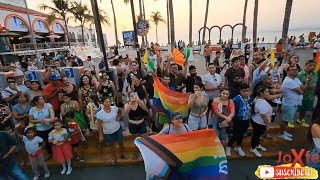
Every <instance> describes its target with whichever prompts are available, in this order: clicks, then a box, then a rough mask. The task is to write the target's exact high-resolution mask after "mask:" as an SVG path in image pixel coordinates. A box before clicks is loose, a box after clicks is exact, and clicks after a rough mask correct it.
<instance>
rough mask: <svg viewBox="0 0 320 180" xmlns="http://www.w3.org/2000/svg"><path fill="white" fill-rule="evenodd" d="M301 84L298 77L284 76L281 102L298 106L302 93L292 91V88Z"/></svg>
mask: <svg viewBox="0 0 320 180" xmlns="http://www.w3.org/2000/svg"><path fill="white" fill-rule="evenodd" d="M300 85H302V83H301V81H300V80H299V79H298V78H295V79H291V78H289V77H286V78H285V79H284V81H283V83H282V95H283V98H282V104H283V105H285V106H298V105H301V103H302V98H303V95H299V94H298V93H296V92H294V91H293V89H295V88H297V87H300Z"/></svg>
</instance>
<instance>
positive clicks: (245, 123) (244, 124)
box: [226, 83, 251, 157]
mask: <svg viewBox="0 0 320 180" xmlns="http://www.w3.org/2000/svg"><path fill="white" fill-rule="evenodd" d="M240 93H241V94H239V95H238V96H236V97H234V98H233V103H234V105H235V116H234V118H233V136H232V137H231V138H230V140H229V142H228V145H227V147H226V155H227V156H231V147H232V146H233V144H234V142H237V146H236V147H235V148H234V150H235V151H236V152H238V153H239V155H240V156H241V157H244V156H245V155H246V154H245V153H244V152H243V150H242V148H241V144H242V141H243V137H244V134H245V132H246V131H247V130H248V127H249V121H250V114H251V108H250V106H251V99H250V86H249V85H248V84H247V83H242V84H241V85H240Z"/></svg>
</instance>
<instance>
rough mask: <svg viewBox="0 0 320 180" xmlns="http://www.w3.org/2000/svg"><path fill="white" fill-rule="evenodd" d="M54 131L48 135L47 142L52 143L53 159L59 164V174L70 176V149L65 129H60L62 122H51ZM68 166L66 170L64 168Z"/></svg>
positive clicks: (71, 155)
mask: <svg viewBox="0 0 320 180" xmlns="http://www.w3.org/2000/svg"><path fill="white" fill-rule="evenodd" d="M53 125H54V130H52V131H51V132H50V133H49V138H48V139H49V142H50V143H52V144H53V145H52V152H53V159H54V160H55V161H56V162H57V163H61V165H62V168H63V169H62V171H61V174H67V175H69V174H71V172H72V167H71V159H72V157H73V154H72V147H71V144H70V142H68V141H67V140H68V137H69V134H68V132H67V130H66V129H65V128H62V121H61V120H55V121H54V122H53ZM66 163H67V165H68V169H67V167H66Z"/></svg>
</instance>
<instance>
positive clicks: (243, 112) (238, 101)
mask: <svg viewBox="0 0 320 180" xmlns="http://www.w3.org/2000/svg"><path fill="white" fill-rule="evenodd" d="M251 102H252V101H251V99H250V97H249V98H248V99H247V100H244V99H243V98H242V96H241V95H238V96H236V97H234V98H233V103H234V106H235V116H234V118H235V119H236V120H249V119H250V114H251V106H250V105H251Z"/></svg>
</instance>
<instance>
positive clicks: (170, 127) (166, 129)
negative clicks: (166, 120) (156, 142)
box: [159, 124, 192, 135]
mask: <svg viewBox="0 0 320 180" xmlns="http://www.w3.org/2000/svg"><path fill="white" fill-rule="evenodd" d="M186 132H192V130H191V129H190V127H189V126H188V125H186V124H183V126H181V127H180V128H179V129H175V128H173V125H172V124H169V125H168V126H166V127H163V129H162V130H161V131H160V132H159V134H161V135H165V134H181V133H186Z"/></svg>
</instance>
